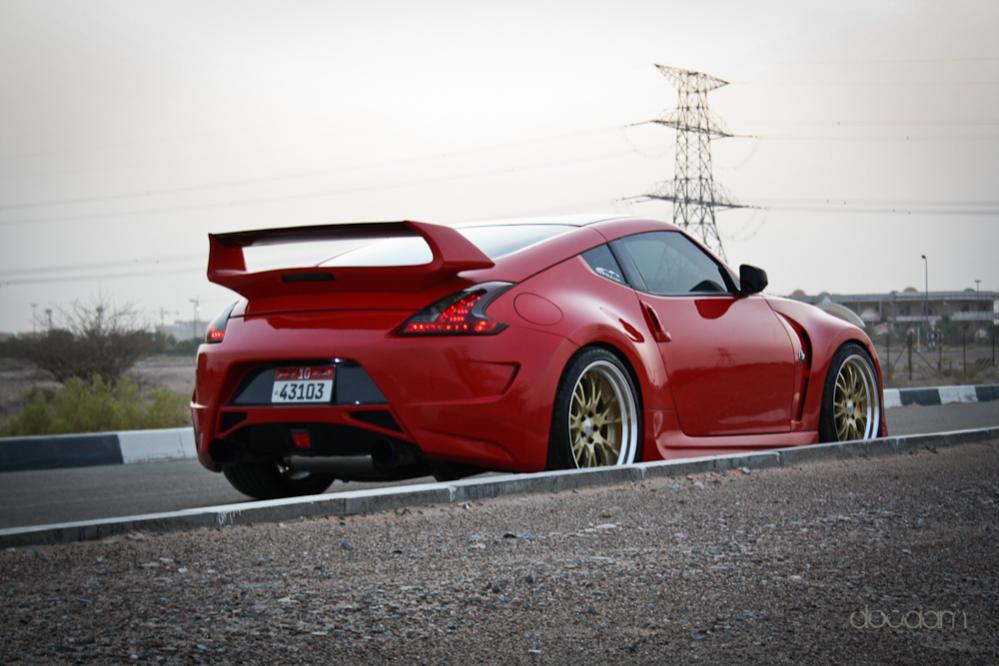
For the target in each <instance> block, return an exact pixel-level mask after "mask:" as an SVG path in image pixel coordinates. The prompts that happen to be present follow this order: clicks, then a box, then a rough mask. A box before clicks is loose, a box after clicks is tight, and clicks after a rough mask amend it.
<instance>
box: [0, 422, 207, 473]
mask: <svg viewBox="0 0 999 666" xmlns="http://www.w3.org/2000/svg"><path fill="white" fill-rule="evenodd" d="M195 457H197V451H196V450H195V448H194V430H193V429H191V428H164V429H161V430H128V431H122V432H91V433H81V434H78V435H37V436H32V437H0V473H2V472H20V471H24V470H30V469H56V468H60V467H88V466H91V465H122V464H124V465H128V464H131V463H140V462H155V461H162V460H183V459H185V458H195Z"/></svg>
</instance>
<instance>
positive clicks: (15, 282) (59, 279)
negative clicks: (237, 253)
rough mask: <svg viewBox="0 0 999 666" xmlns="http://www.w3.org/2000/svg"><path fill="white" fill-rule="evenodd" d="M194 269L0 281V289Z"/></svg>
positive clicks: (147, 275) (176, 272)
mask: <svg viewBox="0 0 999 666" xmlns="http://www.w3.org/2000/svg"><path fill="white" fill-rule="evenodd" d="M194 270H196V268H194V267H190V268H172V269H165V270H158V271H148V270H147V271H132V272H127V273H81V274H79V275H60V276H57V277H36V278H24V279H15V280H2V279H0V287H9V286H16V285H26V284H45V283H52V282H93V281H95V280H118V279H121V278H129V279H132V278H150V277H161V276H163V275H176V274H179V273H191V272H193V271H194Z"/></svg>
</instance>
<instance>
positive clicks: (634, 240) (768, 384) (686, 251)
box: [611, 231, 795, 437]
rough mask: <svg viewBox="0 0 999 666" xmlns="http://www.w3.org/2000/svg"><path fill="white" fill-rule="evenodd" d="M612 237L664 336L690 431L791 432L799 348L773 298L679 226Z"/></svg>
mask: <svg viewBox="0 0 999 666" xmlns="http://www.w3.org/2000/svg"><path fill="white" fill-rule="evenodd" d="M611 246H612V248H613V249H614V252H615V254H616V255H617V256H618V258H619V260H620V262H621V266H622V270H624V271H625V273H626V274H627V276H628V280H629V281H630V282H631V283H632V285H633V286H634V287H635V288H636V290H637V291H638V297H639V299H640V300H641V302H642V307H643V309H644V310H645V314H646V317H647V319H648V320H649V324H650V327H651V328H652V330H653V333H654V335H655V338H656V339H657V341H658V344H659V350H660V353H661V354H662V357H663V362H664V363H665V365H666V370H667V372H668V374H669V385H670V388H671V390H672V393H673V399H674V402H675V404H676V409H677V418H678V420H679V422H680V427H681V428H682V429H683V432H684V433H686V434H687V435H690V436H693V437H702V436H718V435H744V434H754V433H777V432H788V431H789V430H790V429H791V403H792V398H793V392H794V368H795V356H794V354H795V351H794V347H793V346H792V343H791V339H790V337H789V336H788V334H787V331H786V330H785V329H784V327H783V326H782V324H781V322H780V321H779V320H778V318H777V315H776V314H775V313H774V312H773V310H772V309H771V308H770V306H769V305H768V304H767V302H766V301H765V300H764V299H763V298H762V297H761V296H759V295H751V296H739V295H738V293H737V287H736V285H735V282H734V279H733V278H732V276H731V275H730V274H729V272H728V271H727V270H726V269H725V268H723V267H722V266H721V265H720V264H718V263H717V262H716V261H715V260H714V259H713V258H712V257H711V256H710V255H709V254H708V253H706V252H705V251H704V250H703V249H702V248H701V247H700V246H698V245H697V244H696V243H694V242H693V241H691V240H690V239H689V238H687V237H686V236H685V235H684V234H683V233H681V232H679V231H653V232H646V233H639V234H635V235H632V236H626V237H624V238H620V239H618V240H616V241H614V242H613V243H611Z"/></svg>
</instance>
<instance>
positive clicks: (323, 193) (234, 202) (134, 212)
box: [0, 128, 633, 226]
mask: <svg viewBox="0 0 999 666" xmlns="http://www.w3.org/2000/svg"><path fill="white" fill-rule="evenodd" d="M617 129H618V128H615V131H617ZM631 155H633V152H632V151H631V150H618V151H613V152H608V153H601V154H597V155H589V156H584V157H573V158H567V159H560V160H546V161H543V162H535V163H533V164H522V165H520V166H515V167H502V168H497V169H483V170H479V171H466V172H465V173H461V174H457V175H451V176H432V177H428V178H415V179H411V180H408V181H402V182H397V183H392V184H385V185H382V184H378V185H358V186H354V187H343V188H336V189H331V190H318V191H310V192H300V193H297V194H284V195H270V196H261V197H249V198H244V199H230V200H228V201H217V202H213V203H207V204H183V205H177V206H160V207H156V208H133V209H129V210H123V211H116V212H112V213H88V214H83V215H79V214H78V215H56V216H51V217H36V218H22V219H14V220H3V221H0V226H16V225H24V224H52V223H59V222H83V221H88V220H102V219H114V218H128V217H136V216H140V215H162V214H166V213H178V212H191V211H196V210H213V209H219V208H231V207H238V206H245V205H249V204H258V203H276V202H281V201H296V200H302V199H319V198H323V197H328V196H334V195H337V194H353V193H357V192H373V191H381V190H392V189H399V188H405V187H413V186H416V185H427V184H430V183H437V182H449V181H454V180H465V179H469V178H482V177H488V176H498V175H503V174H507V173H518V172H521V171H526V170H531V169H547V168H551V167H563V166H573V165H577V164H582V163H585V162H594V161H605V160H611V159H619V158H621V157H626V156H631Z"/></svg>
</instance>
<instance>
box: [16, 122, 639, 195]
mask: <svg viewBox="0 0 999 666" xmlns="http://www.w3.org/2000/svg"><path fill="white" fill-rule="evenodd" d="M619 130H620V126H618V125H614V126H609V127H600V128H592V129H585V130H577V131H573V132H563V133H561V134H555V135H551V136H546V137H536V138H531V139H522V140H517V141H510V142H506V143H496V144H490V145H487V146H476V147H473V148H467V149H462V150H454V151H449V152H444V153H429V154H424V155H414V156H411V157H401V158H397V159H391V160H382V161H376V162H365V163H360V164H350V165H341V166H336V167H326V168H322V169H309V170H303V171H294V172H290V173H285V174H276V175H271V176H259V177H254V178H237V179H232V180H221V181H216V182H212V183H201V184H195V185H183V186H179V187H163V188H156V189H146V190H132V191H129V192H114V193H109V194H99V195H93V196H84V197H67V198H63V199H47V200H39V201H25V202H19V203H13V204H4V205H0V211H6V210H25V209H31V208H45V207H50V206H64V205H70V204H81V203H83V204H88V203H104V202H108V201H119V200H127V199H142V198H148V197H153V196H162V195H169V194H187V193H191V192H208V191H212V190H219V189H230V188H233V187H241V186H244V185H260V184H264V183H274V182H280V181H284V180H296V179H299V178H308V177H312V176H322V175H329V174H333V173H343V172H347V171H359V170H364V169H379V168H383V167H391V166H399V165H402V164H409V163H412V162H425V161H429V160H443V159H449V158H451V157H455V156H458V155H469V154H474V153H479V152H488V151H492V150H501V149H503V148H511V147H515V146H524V145H532V144H536V143H549V142H552V141H559V140H561V139H568V138H573V137H577V136H585V135H593V134H607V133H610V132H616V131H619Z"/></svg>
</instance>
